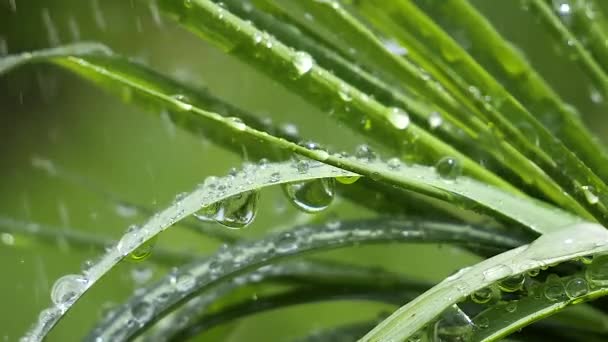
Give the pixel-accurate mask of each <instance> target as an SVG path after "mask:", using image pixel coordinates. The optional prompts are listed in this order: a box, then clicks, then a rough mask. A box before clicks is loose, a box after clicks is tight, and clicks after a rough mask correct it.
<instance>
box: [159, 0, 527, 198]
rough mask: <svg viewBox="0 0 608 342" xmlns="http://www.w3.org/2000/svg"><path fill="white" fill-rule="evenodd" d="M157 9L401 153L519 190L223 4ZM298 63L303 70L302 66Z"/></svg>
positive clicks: (169, 4)
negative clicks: (454, 164) (456, 162)
mask: <svg viewBox="0 0 608 342" xmlns="http://www.w3.org/2000/svg"><path fill="white" fill-rule="evenodd" d="M306 3H308V2H306ZM160 8H161V10H162V11H163V12H164V13H167V14H168V15H170V16H171V17H173V18H175V19H176V20H178V21H179V23H180V24H181V25H183V26H184V27H186V28H188V29H189V30H191V31H193V32H195V33H197V34H198V35H200V36H202V37H203V38H205V39H209V40H210V41H211V42H213V43H215V44H217V45H219V46H220V47H221V48H223V49H224V50H225V51H227V52H229V53H230V54H231V55H233V56H235V57H237V58H240V59H242V60H244V61H246V62H248V63H251V64H253V65H255V67H256V68H258V69H259V70H260V71H263V72H265V73H267V74H270V75H271V76H272V77H273V79H276V80H277V81H279V82H281V83H282V84H283V85H285V86H286V87H287V88H288V89H290V90H292V91H294V92H295V93H296V94H299V95H301V96H303V97H304V98H305V99H306V100H308V101H310V102H311V103H312V104H315V105H317V106H318V107H320V108H322V109H323V108H325V109H327V110H328V111H330V112H332V113H333V116H334V117H336V118H337V119H339V120H341V121H343V122H344V123H345V124H347V125H348V126H350V127H352V128H353V129H355V130H357V131H360V132H365V134H366V135H367V136H369V137H372V138H374V139H376V140H377V141H378V142H380V143H382V144H384V145H385V146H387V147H390V148H393V149H394V150H396V151H397V152H398V153H400V155H401V156H409V157H410V158H415V159H416V160H417V161H418V162H426V163H431V164H435V163H436V162H437V161H438V160H439V159H441V158H443V157H445V156H455V157H456V158H458V159H460V160H461V162H462V164H463V169H464V170H465V172H466V173H467V174H469V175H471V176H472V177H475V178H478V179H480V180H483V181H485V182H487V183H490V184H494V185H496V186H498V187H501V188H504V189H506V190H508V191H514V192H517V190H515V189H514V188H513V187H512V186H511V185H510V184H508V183H507V182H505V181H504V180H502V179H501V178H500V177H498V176H496V175H494V174H493V173H491V172H490V171H488V170H486V169H484V168H483V167H481V166H480V165H479V164H477V163H475V162H474V161H472V160H471V159H469V158H468V157H466V156H464V155H462V154H461V153H460V152H458V151H456V150H455V149H454V148H452V147H451V146H449V145H447V144H445V143H444V142H442V141H441V140H438V139H437V138H435V137H434V136H433V135H431V134H429V133H428V132H426V131H425V130H423V129H421V128H420V127H418V126H416V125H414V124H407V123H409V118H407V117H405V116H404V115H403V114H402V113H399V112H398V111H397V112H396V111H395V109H394V108H387V107H385V106H383V105H382V104H380V103H379V102H377V101H376V100H374V99H371V98H370V97H369V96H367V95H365V94H364V93H362V92H360V91H359V90H358V89H356V88H353V87H352V86H350V85H349V84H347V83H345V82H344V81H342V80H341V79H339V78H337V77H336V76H334V75H332V74H331V73H330V72H329V71H327V70H325V69H323V68H321V67H319V66H318V65H316V64H315V63H314V61H312V60H311V57H310V56H309V55H308V54H306V53H304V52H297V51H295V50H293V49H290V48H288V47H287V46H285V45H284V44H282V43H281V42H279V41H278V40H276V38H274V37H272V36H270V35H269V34H268V33H264V32H261V31H259V30H257V29H256V28H255V27H254V26H253V25H252V24H250V23H248V22H245V21H244V20H242V19H240V18H238V17H236V16H234V15H233V14H232V13H230V12H229V11H227V10H226V9H224V8H223V7H221V6H219V5H217V4H215V3H213V2H211V1H209V0H193V1H190V2H188V3H187V4H186V3H184V2H174V1H168V0H161V1H160ZM303 61H304V62H305V63H302V62H303ZM302 64H304V66H305V68H301V66H302ZM367 120H369V121H370V122H371V125H370V128H369V130H366V129H365V127H364V126H363V125H361V122H365V121H367Z"/></svg>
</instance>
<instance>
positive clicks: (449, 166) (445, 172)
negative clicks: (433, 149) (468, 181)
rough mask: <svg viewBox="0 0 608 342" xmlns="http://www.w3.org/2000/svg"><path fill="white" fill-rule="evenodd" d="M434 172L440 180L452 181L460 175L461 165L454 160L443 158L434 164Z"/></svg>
mask: <svg viewBox="0 0 608 342" xmlns="http://www.w3.org/2000/svg"><path fill="white" fill-rule="evenodd" d="M435 170H436V171H437V173H438V174H439V176H440V177H441V178H444V179H450V180H453V179H456V178H457V177H458V176H460V175H461V174H462V165H461V164H460V161H459V160H458V159H456V158H453V157H443V158H441V159H440V160H439V161H438V162H437V164H435Z"/></svg>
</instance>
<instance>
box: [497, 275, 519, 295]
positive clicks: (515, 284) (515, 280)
mask: <svg viewBox="0 0 608 342" xmlns="http://www.w3.org/2000/svg"><path fill="white" fill-rule="evenodd" d="M525 280H526V277H525V276H524V275H523V274H517V275H514V276H512V277H508V278H506V279H503V280H501V281H500V282H498V287H499V288H500V289H501V290H502V291H505V292H515V291H518V290H521V289H522V287H523V286H524V281H525Z"/></svg>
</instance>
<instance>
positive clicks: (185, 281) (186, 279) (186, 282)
mask: <svg viewBox="0 0 608 342" xmlns="http://www.w3.org/2000/svg"><path fill="white" fill-rule="evenodd" d="M194 285H196V278H194V276H193V275H192V274H190V273H183V274H179V275H177V276H176V277H175V288H176V289H177V290H178V291H181V292H185V291H189V290H190V289H192V288H193V287H194Z"/></svg>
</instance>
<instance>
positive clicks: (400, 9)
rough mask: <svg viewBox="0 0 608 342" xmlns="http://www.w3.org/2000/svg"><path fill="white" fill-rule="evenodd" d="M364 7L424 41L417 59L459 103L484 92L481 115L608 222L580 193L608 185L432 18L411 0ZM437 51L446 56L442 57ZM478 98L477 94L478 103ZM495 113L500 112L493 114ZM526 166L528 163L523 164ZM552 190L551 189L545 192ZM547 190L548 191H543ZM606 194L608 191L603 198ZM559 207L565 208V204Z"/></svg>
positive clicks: (401, 34)
mask: <svg viewBox="0 0 608 342" xmlns="http://www.w3.org/2000/svg"><path fill="white" fill-rule="evenodd" d="M358 4H359V6H358V8H359V9H360V10H361V13H363V14H364V15H367V16H369V17H370V18H371V19H372V21H373V22H374V23H375V24H376V25H377V26H378V27H379V28H381V29H384V30H385V31H386V33H387V34H391V35H393V36H394V37H396V39H399V41H400V42H402V43H403V44H405V46H408V45H407V44H408V43H409V42H411V41H412V40H416V41H418V42H419V44H417V45H416V47H412V48H411V49H410V50H411V51H412V53H411V58H412V59H414V60H415V61H416V62H418V63H419V64H420V65H422V66H424V67H425V68H427V70H431V68H432V67H434V66H436V67H437V68H438V69H440V71H443V72H444V73H445V74H446V75H447V76H448V78H447V79H446V78H442V77H441V75H439V74H434V73H433V76H436V78H437V79H438V80H439V81H440V82H442V84H443V85H446V87H448V89H451V90H452V93H459V94H460V97H458V99H459V100H461V102H462V101H465V100H466V98H467V96H468V97H471V94H470V92H469V90H470V89H475V92H474V93H475V94H477V92H483V94H482V93H479V94H482V95H479V101H478V102H479V105H480V109H484V110H485V112H486V115H485V118H486V119H488V120H489V121H490V122H491V123H494V124H495V125H496V126H497V127H498V128H499V129H500V131H501V132H502V133H503V134H504V138H505V139H506V140H508V141H509V142H511V144H513V146H515V147H516V148H517V149H518V150H519V151H521V152H522V153H523V154H524V155H525V156H526V157H528V158H529V159H530V160H532V161H534V162H535V163H536V164H537V165H539V166H540V167H541V168H542V169H543V170H544V171H545V172H547V173H548V174H549V175H551V176H552V177H553V178H554V179H555V181H557V182H558V183H559V184H560V185H561V187H563V189H565V190H566V191H568V192H569V193H570V195H571V196H573V197H575V198H577V200H578V202H579V203H580V204H581V205H583V206H585V207H586V209H587V210H588V211H590V212H593V213H594V214H595V216H596V218H597V219H598V220H600V221H602V220H603V219H604V216H605V214H606V212H607V210H608V209H607V208H606V203H603V204H601V205H600V206H599V207H598V205H597V204H598V203H589V201H588V198H587V197H586V196H585V194H584V193H583V191H582V190H581V188H580V187H581V186H584V185H589V184H587V182H591V183H593V184H592V186H593V187H594V188H596V187H602V188H606V184H605V183H604V182H603V181H602V180H601V179H600V178H599V177H598V176H596V175H595V174H594V172H593V171H592V170H591V169H589V168H588V167H587V166H585V165H584V164H583V163H582V161H580V160H579V159H578V158H577V156H576V155H575V154H574V153H572V152H571V151H570V150H568V149H567V148H566V147H565V146H564V145H563V144H562V143H561V142H560V141H559V139H558V138H557V137H556V136H553V135H552V133H551V132H549V131H548V130H547V129H546V128H545V127H544V126H543V125H542V124H541V123H540V122H538V121H537V120H536V119H535V117H534V116H532V114H531V113H530V112H528V111H527V110H526V109H525V108H524V107H523V106H522V105H521V104H520V103H519V102H518V101H517V100H516V99H515V98H513V97H512V96H511V94H509V93H508V92H507V91H506V90H505V89H504V88H503V86H502V85H501V84H500V83H498V82H497V81H496V80H495V79H494V78H493V77H492V76H491V75H490V74H488V73H487V72H486V71H485V70H484V69H483V67H482V66H480V65H479V64H477V62H476V61H475V60H473V58H471V56H469V55H468V54H467V53H466V51H464V49H462V48H461V47H460V46H459V45H458V44H457V43H456V42H455V41H454V40H453V39H452V38H451V37H449V36H448V35H447V33H445V32H444V31H443V30H442V29H441V28H440V27H439V26H437V25H436V24H435V23H434V22H433V21H432V20H431V19H430V18H428V17H427V16H426V15H425V14H424V13H422V12H421V11H420V10H419V9H418V8H417V7H416V6H415V5H413V4H411V3H410V2H409V1H406V0H396V1H392V2H391V3H390V5H383V6H380V1H376V0H373V1H364V2H359V3H358ZM417 49H423V50H424V51H423V52H422V53H421V54H420V55H417V54H415V53H414V52H416V51H417ZM437 50H439V51H441V52H442V53H441V54H437V53H436V51H437ZM451 83H455V86H454V87H449V86H447V84H451ZM475 94H473V95H474V96H472V97H473V98H474V97H475ZM485 96H488V97H490V98H491V99H492V100H491V101H490V102H489V103H488V101H486V100H484V99H485ZM484 102H485V103H484ZM493 107H495V109H492V108H493ZM518 126H519V127H531V128H532V131H533V132H534V136H531V135H530V134H527V132H525V131H522V130H521V129H520V128H518ZM493 139H495V138H493ZM520 163H522V162H521V161H520ZM524 163H525V161H524ZM521 173H522V172H520V174H521ZM524 174H525V173H524ZM573 180H574V184H573ZM576 184H578V186H576ZM547 186H550V185H546V186H545V187H547ZM541 188H543V187H542V186H541ZM549 189H551V188H549ZM607 189H608V188H607ZM551 190H554V191H557V193H558V194H559V195H557V194H556V195H553V196H552V197H551V198H552V199H554V200H555V198H556V196H559V197H560V198H561V196H562V191H560V190H559V188H558V189H557V190H556V189H554V188H553V189H551ZM602 191H604V190H601V191H598V192H599V193H601V192H602ZM546 192H547V191H545V193H546ZM559 200H560V199H558V201H559ZM564 200H567V199H562V201H564ZM558 203H560V205H562V206H565V205H564V204H563V203H562V202H558Z"/></svg>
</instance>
